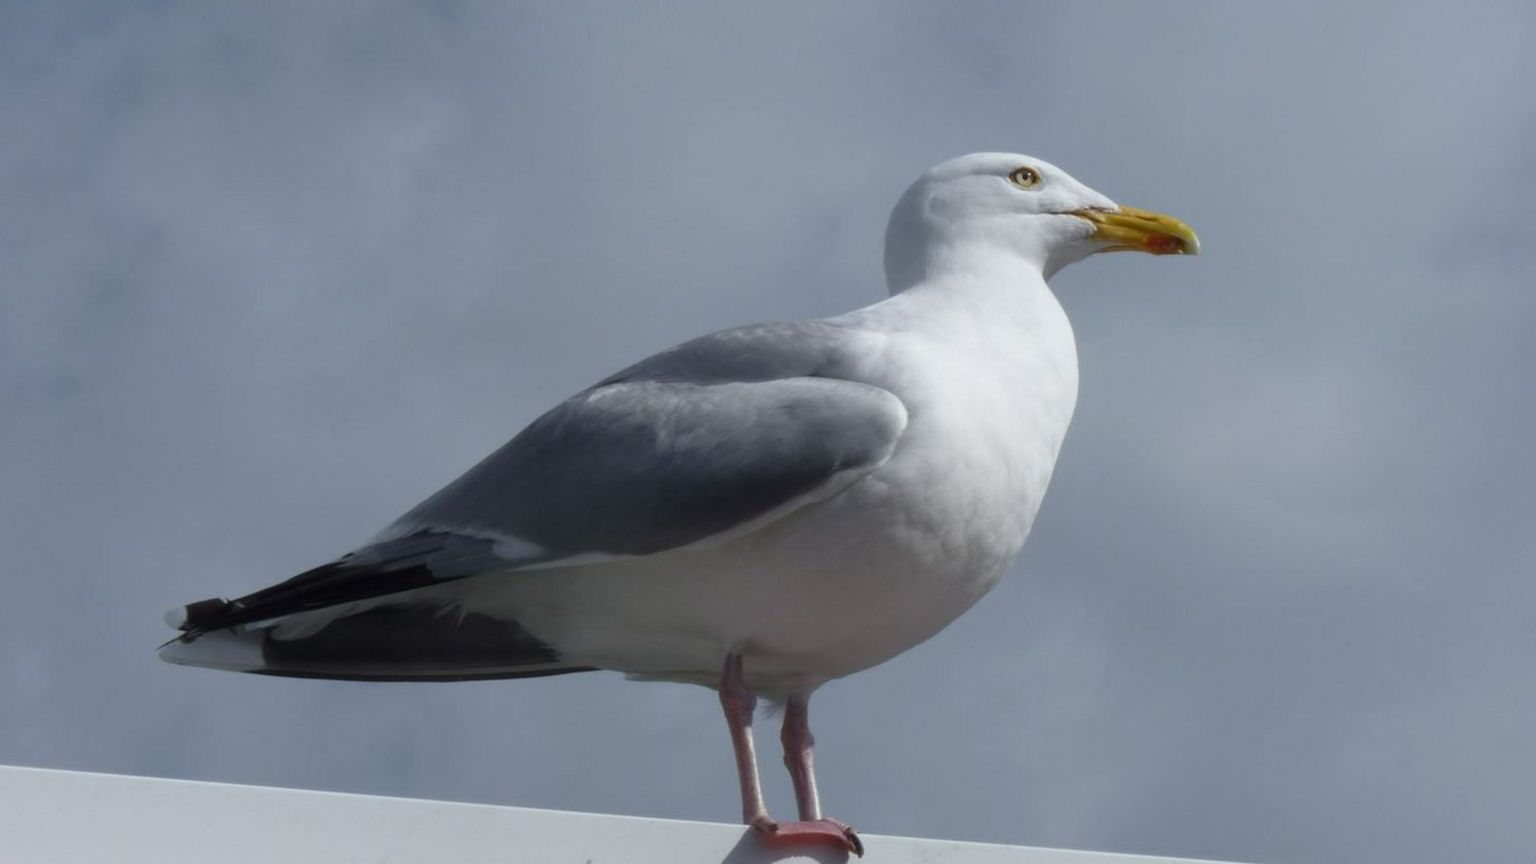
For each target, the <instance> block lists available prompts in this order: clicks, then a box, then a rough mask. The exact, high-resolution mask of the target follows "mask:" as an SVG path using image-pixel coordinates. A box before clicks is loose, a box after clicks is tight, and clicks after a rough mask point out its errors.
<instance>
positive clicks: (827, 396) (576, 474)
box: [170, 322, 907, 674]
mask: <svg viewBox="0 0 1536 864" xmlns="http://www.w3.org/2000/svg"><path fill="white" fill-rule="evenodd" d="M845 337H846V333H845V332H843V331H841V330H840V328H838V327H837V326H836V325H830V324H826V323H816V322H810V323H804V324H763V325H755V326H753V327H746V328H740V329H738V330H729V331H724V332H722V333H716V334H712V335H710V336H705V337H701V338H699V339H695V340H692V341H691V342H686V343H683V344H682V345H679V346H677V347H676V348H673V349H671V350H669V351H664V352H662V353H660V354H657V355H655V356H654V357H651V358H649V359H647V360H645V361H642V362H641V363H638V364H636V365H634V366H631V367H630V368H628V369H626V370H624V371H622V372H620V373H618V374H617V375H614V376H613V377H611V378H609V379H607V380H606V381H604V382H603V383H601V384H599V385H597V386H596V387H593V388H591V389H589V390H586V391H583V392H582V393H579V394H577V395H576V396H574V397H572V398H570V399H568V400H566V401H565V402H563V403H561V404H560V405H559V406H557V407H556V408H555V409H554V410H552V411H550V412H549V413H547V414H545V415H544V416H543V417H540V418H539V419H538V420H536V421H535V422H534V423H533V424H532V425H530V426H529V427H528V428H526V429H524V430H523V431H522V432H521V433H520V434H519V435H517V437H515V438H513V439H512V440H511V441H510V442H508V443H507V444H506V445H504V446H503V447H501V449H499V450H497V451H496V452H495V453H492V454H491V455H490V456H489V457H487V458H486V459H485V460H484V461H482V462H481V463H480V464H479V465H477V466H475V467H474V468H472V469H470V470H469V471H468V472H467V473H465V474H464V475H463V476H461V477H460V478H458V479H457V480H455V481H453V482H452V483H450V484H449V485H448V486H446V487H445V488H443V489H442V490H441V491H440V492H438V493H437V494H435V495H433V496H432V497H430V498H428V499H427V500H426V501H424V502H422V503H421V504H420V505H418V506H417V507H415V508H414V509H412V510H411V511H410V512H408V513H406V514H405V515H404V516H402V517H401V518H400V519H398V520H396V522H395V523H394V524H393V525H391V526H390V527H389V528H388V529H386V530H385V531H384V532H383V533H382V534H381V535H380V536H379V537H378V538H376V539H375V540H374V541H373V542H372V543H370V544H369V545H367V546H364V547H363V548H361V549H358V550H356V551H354V552H352V553H349V554H348V555H345V556H343V557H342V558H340V559H338V560H336V561H333V562H331V563H328V564H324V565H321V566H320V567H316V568H314V569H312V570H309V571H306V572H304V573H301V574H299V575H297V576H294V577H293V578H291V579H288V580H286V581H284V582H281V583H278V584H277V585H273V586H271V587H269V588H265V589H262V590H260V591H257V592H255V593H253V594H249V595H246V596H244V597H240V598H238V599H236V600H233V601H228V600H223V599H218V598H215V599H211V600H204V601H199V602H197V603H193V604H190V605H188V606H184V607H179V608H178V609H175V610H173V611H172V612H171V613H170V621H171V624H172V626H175V627H177V628H178V629H180V630H182V631H183V635H182V636H181V637H179V638H178V640H176V641H177V642H178V643H181V644H189V643H190V642H191V641H192V640H194V639H196V638H198V636H200V635H201V634H203V633H206V632H210V631H213V630H218V629H223V628H229V627H235V626H238V625H242V624H252V623H255V622H260V621H271V620H276V619H280V618H285V617H288V616H294V615H301V614H304V613H320V612H322V611H323V610H331V612H330V613H326V614H327V616H328V617H325V618H324V620H330V618H334V617H336V615H335V610H338V609H346V608H348V604H369V603H372V602H373V601H376V600H378V599H379V598H383V597H387V596H390V595H397V594H403V593H404V592H408V591H412V590H414V589H418V588H428V587H431V586H433V585H436V584H439V583H442V582H444V581H451V580H454V579H459V578H462V577H465V576H471V575H475V574H477V573H486V572H495V571H498V570H511V569H518V568H526V567H538V566H560V565H562V564H565V563H574V562H576V561H586V560H592V558H593V557H594V556H595V557H598V558H602V557H607V556H628V555H646V554H653V553H656V552H661V551H664V550H667V549H673V548H677V547H680V546H687V545H689V544H692V543H697V542H700V541H703V540H708V539H710V538H713V537H719V536H723V535H726V534H728V533H732V532H739V531H743V530H751V529H753V528H756V527H760V526H761V525H763V524H767V523H768V522H770V521H772V520H773V519H775V518H779V517H782V516H783V515H785V514H787V513H790V512H793V511H794V510H795V509H797V508H799V507H802V506H805V505H806V504H809V503H811V502H814V501H818V500H823V499H825V498H827V497H830V496H832V495H835V494H837V493H838V492H840V491H842V490H843V489H845V488H847V487H848V486H849V485H851V484H853V483H855V482H857V481H858V480H859V479H860V478H862V477H864V476H866V475H867V474H868V473H869V472H871V471H873V470H875V469H876V468H878V467H879V466H880V465H882V464H884V462H885V461H886V460H887V459H889V458H890V456H891V453H892V452H893V451H894V450H895V447H896V444H897V440H898V439H899V438H900V436H901V433H902V431H903V430H904V429H905V427H906V422H907V412H906V408H905V406H903V405H902V403H901V401H900V400H899V399H897V398H896V396H894V395H893V394H891V393H890V392H888V391H886V390H883V389H881V388H879V387H875V386H872V385H869V384H863V383H859V382H855V381H848V380H843V379H840V378H837V377H835V376H836V374H837V372H838V368H839V364H840V363H841V362H842V361H843V360H844V359H846V352H847V351H848V350H849V349H848V347H847V345H848V340H847V339H846V338H845ZM357 608H358V609H363V608H371V607H367V606H359V607H357ZM370 614H381V613H378V610H374V611H373V613H370ZM389 627H390V628H393V629H396V630H398V629H400V628H399V627H398V626H397V622H396V623H390V624H389ZM434 632H435V631H434ZM440 635H441V634H438V636H434V637H433V638H439V637H440ZM503 635H505V634H503ZM363 643H366V644H367V645H368V646H369V650H373V643H372V642H369V641H368V640H362V642H360V644H363ZM535 655H537V652H532V653H531V654H530V656H534V657H535V659H539V657H542V655H537V656H535ZM178 662H181V661H178ZM187 662H193V661H187ZM306 668H307V667H306ZM540 668H541V669H542V668H543V667H542V666H541V667H540ZM283 674H289V673H283ZM370 674H373V673H370ZM498 674H501V673H498ZM519 674H525V673H519ZM538 674H545V673H544V672H540V673H538Z"/></svg>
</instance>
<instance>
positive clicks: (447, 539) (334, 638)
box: [160, 153, 1199, 853]
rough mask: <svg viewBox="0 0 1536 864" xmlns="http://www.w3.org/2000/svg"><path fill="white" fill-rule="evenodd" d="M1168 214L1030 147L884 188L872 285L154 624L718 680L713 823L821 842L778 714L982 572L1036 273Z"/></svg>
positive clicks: (1059, 388) (1003, 479)
mask: <svg viewBox="0 0 1536 864" xmlns="http://www.w3.org/2000/svg"><path fill="white" fill-rule="evenodd" d="M1198 248H1199V242H1198V240H1197V239H1196V237H1195V234H1194V232H1193V231H1191V230H1190V229H1189V227H1188V226H1186V225H1184V224H1183V223H1182V222H1179V221H1178V220H1176V219H1173V218H1171V217H1168V216H1163V215H1160V214H1156V213H1151V212H1147V211H1143V210H1136V209H1133V208H1130V207H1123V206H1119V205H1117V204H1115V202H1113V201H1111V200H1110V199H1109V198H1107V197H1105V196H1104V195H1101V194H1100V193H1098V192H1095V191H1094V190H1092V189H1090V188H1088V187H1087V186H1085V185H1083V184H1082V183H1080V182H1078V181H1077V180H1075V179H1073V178H1072V177H1071V176H1070V175H1068V174H1067V173H1066V172H1065V171H1063V170H1061V169H1060V168H1058V167H1056V166H1055V165H1052V164H1050V163H1048V162H1045V161H1043V160H1040V159H1035V158H1031V157H1028V156H1022V155H1017V154H1007V153H977V154H972V155H969V156H962V157H960V158H958V159H952V160H950V161H948V162H944V163H942V164H940V165H938V166H937V167H935V168H933V169H932V170H930V171H928V172H927V173H926V174H924V175H923V176H922V177H920V178H918V180H917V181H916V182H915V183H913V184H912V186H911V187H910V188H908V189H907V191H906V193H905V194H904V195H902V197H901V199H900V201H899V202H898V203H897V205H896V207H895V210H894V212H893V213H892V215H891V219H890V223H889V227H888V228H887V231H886V237H885V274H886V279H887V282H888V284H889V289H890V296H889V297H888V298H887V299H885V300H882V301H880V302H878V303H875V304H873V305H870V306H866V307H864V308H862V309H858V310H856V311H853V312H849V313H847V314H845V315H839V316H836V317H832V318H824V319H819V320H813V321H801V322H792V323H771V324H758V325H754V326H747V327H740V328H736V329H732V330H725V331H722V332H719V333H713V334H710V335H707V336H702V337H699V338H697V339H693V340H691V341H688V342H684V343H683V344H681V345H678V346H676V347H674V348H671V349H669V350H667V351H663V352H661V353H660V354H656V355H655V356H652V357H649V358H647V359H645V360H642V361H640V362H639V363H636V364H635V365H633V366H630V367H629V368H627V369H624V370H623V371H621V372H618V373H616V374H614V375H612V376H610V377H608V378H606V379H604V380H603V381H600V382H598V383H597V384H595V385H593V386H591V387H589V388H587V389H585V390H582V391H581V392H579V393H577V394H576V395H574V396H572V397H571V398H569V399H567V400H565V401H564V402H562V403H560V404H559V405H557V406H555V407H554V408H553V409H551V410H550V411H549V412H548V413H546V414H544V415H543V416H541V417H539V418H538V419H537V420H535V421H534V422H533V423H532V424H531V425H529V426H528V427H527V428H525V429H524V430H523V431H522V432H520V433H519V434H518V435H517V436H516V437H514V438H513V439H512V440H511V441H510V442H508V443H507V444H505V445H504V446H502V447H501V448H500V449H498V450H497V451H495V452H494V453H492V454H491V455H490V456H488V457H486V458H485V459H484V460H483V461H482V462H480V463H479V464H478V465H476V466H475V467H473V468H471V469H470V470H469V471H468V472H467V473H465V474H464V475H463V476H461V477H459V478H458V479H456V480H454V481H453V482H452V483H449V484H448V485H447V486H445V487H444V488H443V489H442V490H441V491H439V492H437V493H436V494H435V495H432V496H431V497H430V498H428V499H426V500H425V501H423V502H422V503H420V504H418V505H417V506H416V507H414V508H413V509H411V510H410V511H409V512H407V513H406V514H405V515H404V516H402V517H400V518H399V519H398V520H396V521H395V522H394V523H392V524H391V525H389V526H388V527H387V528H385V529H384V530H383V532H381V533H380V534H379V535H378V536H376V537H374V538H373V539H372V540H371V541H370V542H368V543H367V544H365V545H364V546H362V547H361V548H359V549H356V550H355V551H352V552H349V553H347V554H346V555H343V556H342V557H341V558H339V559H337V560H335V561H332V562H330V563H328V564H323V565H321V566H319V567H316V568H314V569H312V570H309V571H307V572H305V573H301V574H299V575H297V576H294V577H293V578H291V579H288V580H287V581H284V582H280V583H278V584H276V585H273V586H271V587H268V588H264V589H262V590H259V591H256V592H254V593H251V594H247V595H246V596H243V597H240V598H238V599H235V600H223V599H213V600H203V601H200V602H197V603H192V604H190V605H187V606H184V607H178V608H177V609H175V610H173V611H172V612H171V613H169V614H168V616H167V619H168V621H169V623H170V624H171V625H172V626H173V627H175V628H177V629H178V630H179V631H180V633H179V635H178V636H177V637H176V638H174V639H173V640H171V641H170V642H168V643H166V644H165V645H164V646H163V647H162V649H161V652H160V656H161V657H162V658H164V659H165V660H167V661H169V662H172V663H182V664H188V665H194V666H208V667H213V668H216V669H228V670H235V671H242V672H257V673H262V674H268V675H288V676H300V677H315V678H342V679H353V680H368V681H402V680H403V681H458V680H467V679H484V678H526V677H533V676H539V675H557V674H562V673H567V672H579V671H588V670H593V669H611V670H616V671H619V672H623V673H625V674H627V675H629V676H630V677H632V678H635V679H642V680H665V681H684V682H691V683H696V684H702V685H706V686H709V687H712V688H714V689H716V690H718V691H719V695H720V701H721V704H722V706H723V708H724V713H725V718H726V723H727V725H728V727H729V729H730V736H731V742H732V745H733V748H734V751H735V757H736V767H737V770H738V775H739V778H740V781H741V801H742V818H743V821H744V822H745V823H746V824H748V825H750V826H751V827H752V828H753V829H756V831H757V832H758V833H759V834H760V835H761V836H762V838H763V839H764V840H765V841H766V842H770V843H775V844H792V843H828V842H830V843H833V844H837V845H839V846H842V847H843V848H846V849H848V850H850V851H852V852H854V853H860V852H862V846H861V844H860V842H859V839H858V836H857V835H856V834H855V833H854V831H853V829H852V828H850V827H848V826H847V825H844V824H843V823H841V822H838V821H836V820H833V819H829V818H826V817H825V816H823V815H822V811H821V804H820V801H819V799H818V796H817V792H816V781H815V775H814V772H813V768H812V738H811V733H810V729H809V725H808V720H807V710H808V705H809V700H810V697H811V694H812V693H813V692H814V691H815V690H816V689H817V688H818V687H820V686H821V685H822V684H824V683H826V682H828V681H831V680H833V679H836V678H841V677H843V676H844V675H848V674H850V673H852V672H857V671H859V670H861V669H866V668H868V667H870V666H873V665H875V664H877V663H881V662H883V661H885V660H888V659H890V658H891V657H894V656H895V655H897V654H899V653H901V652H902V651H905V650H907V649H908V648H911V647H912V646H914V645H917V644H918V643H920V642H922V641H924V640H926V639H928V638H929V637H930V636H932V635H934V634H935V633H937V632H938V631H939V630H941V629H942V628H943V627H945V626H946V625H948V624H949V623H950V622H951V621H953V620H955V618H956V617H957V616H959V615H960V614H961V613H962V612H964V611H965V610H966V609H968V608H969V607H970V606H971V605H972V604H973V603H975V602H976V601H977V599H979V598H980V597H981V596H982V595H983V594H985V593H986V592H987V590H988V589H990V588H991V587H992V586H993V584H995V583H996V581H997V579H998V577H999V576H1000V575H1001V574H1002V573H1003V571H1004V570H1005V569H1006V568H1007V566H1008V565H1009V563H1010V562H1011V561H1012V560H1013V559H1014V557H1015V555H1016V554H1017V553H1018V552H1019V549H1020V547H1021V546H1022V545H1023V543H1024V539H1025V537H1026V535H1028V533H1029V529H1030V524H1031V523H1032V522H1033V520H1034V518H1035V513H1036V511H1037V510H1038V508H1039V507H1040V502H1041V498H1042V497H1043V496H1044V495H1045V490H1046V485H1047V484H1048V483H1049V481H1050V479H1051V472H1052V469H1053V467H1054V465H1055V462H1056V454H1057V450H1058V448H1059V447H1060V445H1061V441H1062V436H1063V435H1064V434H1065V433H1066V431H1067V424H1068V421H1069V420H1070V419H1071V416H1072V410H1073V406H1074V405H1075V403H1076V400H1077V355H1076V348H1075V346H1074V343H1073V338H1072V329H1071V327H1070V325H1069V324H1068V322H1067V317H1066V315H1065V313H1064V312H1063V311H1062V308H1061V305H1060V304H1059V303H1058V302H1057V301H1056V298H1055V296H1054V295H1053V294H1052V293H1051V290H1050V289H1049V288H1048V287H1047V285H1046V280H1047V279H1048V278H1050V277H1051V276H1052V275H1053V274H1054V273H1056V272H1057V271H1058V270H1060V269H1061V268H1062V267H1063V266H1065V265H1067V264H1070V263H1072V262H1074V261H1077V260H1079V259H1082V258H1085V257H1087V256H1089V255H1091V254H1094V253H1096V252H1104V251H1113V250H1140V251H1144V252H1150V253H1153V254H1159V255H1160V254H1170V253H1172V254H1195V253H1196V252H1197V251H1198ZM759 695H761V696H763V697H765V698H767V699H770V700H773V701H775V702H778V703H782V704H783V706H784V709H785V711H784V725H783V734H782V740H783V744H784V753H785V756H784V761H785V764H786V766H787V767H788V769H789V773H790V776H791V779H792V781H793V786H794V791H795V799H796V803H797V805H798V810H799V813H798V815H799V819H798V821H795V822H775V821H774V820H773V819H772V818H771V817H770V816H769V815H768V810H767V808H766V807H765V806H764V803H763V796H762V791H761V788H760V785H759V782H758V773H757V764H756V758H755V755H754V750H753V742H752V729H751V726H752V718H753V714H754V710H755V706H756V701H757V698H758V696H759Z"/></svg>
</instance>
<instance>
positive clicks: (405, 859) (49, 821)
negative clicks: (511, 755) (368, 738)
mask: <svg viewBox="0 0 1536 864" xmlns="http://www.w3.org/2000/svg"><path fill="white" fill-rule="evenodd" d="M862 836H863V838H864V843H865V848H866V853H865V858H864V860H865V861H869V862H873V864H919V862H923V864H1159V862H1161V864H1175V862H1179V861H1184V862H1187V861H1188V859H1174V858H1148V857H1143V856H1137V855H1114V854H1105V853H1098V852H1067V851H1062V850H1055V849H1032V848H1024V847H1019V846H992V845H985V844H980V843H956V842H951V841H947V840H916V839H910V838H905V837H882V836H880V835H876V834H864V835H862ZM844 860H845V854H844V853H842V852H838V851H835V850H833V849H830V848H828V849H826V850H824V851H823V850H809V851H807V850H797V851H793V852H786V851H772V852H770V851H768V850H765V849H762V848H760V847H759V846H758V845H757V843H756V842H755V841H754V839H753V838H752V837H751V836H750V835H748V834H747V833H746V832H745V830H744V829H743V828H742V827H741V826H739V825H718V824H714V823H708V822H678V821H673V820H667V819H639V818H634V817H627V816H602V815H596V814H591V813H565V812H560V811H556V810H529V809H524V808H520V807H492V806H487V805H480V804H454V803H447V802H441V801H417V800H411V799H406V798H381V797H376V796H369V795H341V794H336V793H331V792H310V791H304V790H298V789H275V788H269V787H263V786H234V785H229V784H225V783H194V782H190V781H186V780H163V779H157V778H151V777H127V776H122V775H116V774H89V773H84V772H78V771H54V770H49V769H42V768H17V767H9V766H0V862H7V864H12V862H14V864H44V862H46V864H98V862H99V864H151V862H153V864H174V862H192V861H199V862H201V861H207V862H217V864H341V862H346V864H353V862H358V864H361V862H367V864H385V862H388V864H396V862H398V864H544V862H550V864H566V862H570V864H587V862H590V864H651V862H657V864H660V862H666V864H768V862H801V861H813V862H818V864H827V862H841V861H844Z"/></svg>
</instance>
